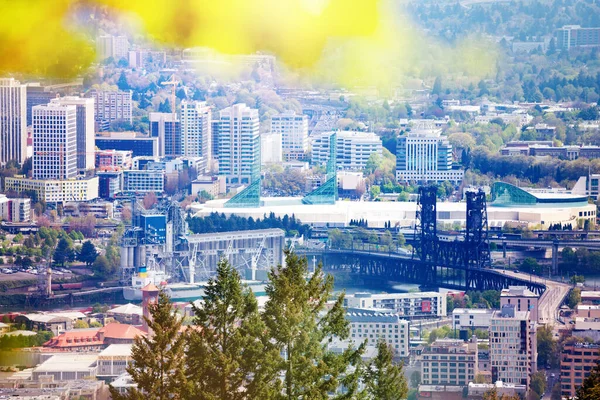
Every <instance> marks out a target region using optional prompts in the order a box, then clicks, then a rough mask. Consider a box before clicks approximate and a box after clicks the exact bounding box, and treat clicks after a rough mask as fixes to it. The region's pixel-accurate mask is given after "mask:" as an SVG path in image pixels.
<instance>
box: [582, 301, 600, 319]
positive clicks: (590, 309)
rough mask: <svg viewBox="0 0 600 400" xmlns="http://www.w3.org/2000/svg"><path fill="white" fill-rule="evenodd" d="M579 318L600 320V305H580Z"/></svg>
mask: <svg viewBox="0 0 600 400" xmlns="http://www.w3.org/2000/svg"><path fill="white" fill-rule="evenodd" d="M577 316H578V317H580V318H595V319H600V305H590V304H578V305H577Z"/></svg>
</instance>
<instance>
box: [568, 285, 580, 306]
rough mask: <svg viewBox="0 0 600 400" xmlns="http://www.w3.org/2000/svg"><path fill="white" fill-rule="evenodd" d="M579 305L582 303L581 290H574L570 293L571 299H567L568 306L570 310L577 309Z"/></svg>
mask: <svg viewBox="0 0 600 400" xmlns="http://www.w3.org/2000/svg"><path fill="white" fill-rule="evenodd" d="M579 303H581V289H579V288H574V289H573V290H571V292H570V293H569V297H567V305H568V306H569V308H571V309H575V307H577V304H579Z"/></svg>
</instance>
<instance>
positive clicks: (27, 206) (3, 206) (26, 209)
mask: <svg viewBox="0 0 600 400" xmlns="http://www.w3.org/2000/svg"><path fill="white" fill-rule="evenodd" d="M0 218H2V220H3V221H10V222H29V221H30V220H31V199H27V198H23V199H21V198H8V197H6V195H4V194H0Z"/></svg>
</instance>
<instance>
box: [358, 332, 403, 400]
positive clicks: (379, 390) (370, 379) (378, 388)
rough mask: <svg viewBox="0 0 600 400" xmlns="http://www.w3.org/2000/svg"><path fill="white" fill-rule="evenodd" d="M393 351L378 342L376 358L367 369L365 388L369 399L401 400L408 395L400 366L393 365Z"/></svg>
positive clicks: (381, 341)
mask: <svg viewBox="0 0 600 400" xmlns="http://www.w3.org/2000/svg"><path fill="white" fill-rule="evenodd" d="M393 355H394V354H393V351H392V349H391V348H390V347H389V346H388V344H387V343H386V342H385V341H383V340H380V341H379V342H378V343H377V357H375V358H374V359H373V360H372V361H371V362H370V363H369V366H368V368H367V371H366V374H365V386H366V391H367V393H368V395H369V398H371V399H376V400H396V399H403V398H405V397H406V395H407V393H408V385H407V383H406V378H405V377H404V372H403V368H402V365H401V364H400V365H398V364H394V362H393Z"/></svg>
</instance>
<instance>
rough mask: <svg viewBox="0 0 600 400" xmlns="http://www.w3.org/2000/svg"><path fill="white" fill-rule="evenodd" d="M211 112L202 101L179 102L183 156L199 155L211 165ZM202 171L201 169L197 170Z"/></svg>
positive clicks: (205, 163)
mask: <svg viewBox="0 0 600 400" xmlns="http://www.w3.org/2000/svg"><path fill="white" fill-rule="evenodd" d="M211 117H212V112H211V109H210V107H209V106H207V105H206V103H205V102H203V101H187V100H183V101H182V102H181V150H182V155H183V156H185V157H199V158H201V159H202V164H203V165H204V169H205V170H208V169H210V167H211V163H212V158H211V148H212V146H211V140H212V124H211ZM199 172H202V171H199Z"/></svg>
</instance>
